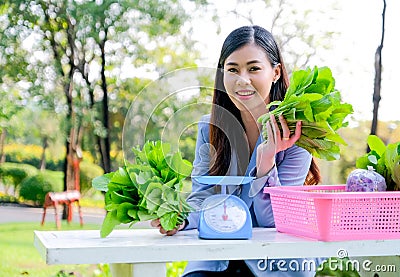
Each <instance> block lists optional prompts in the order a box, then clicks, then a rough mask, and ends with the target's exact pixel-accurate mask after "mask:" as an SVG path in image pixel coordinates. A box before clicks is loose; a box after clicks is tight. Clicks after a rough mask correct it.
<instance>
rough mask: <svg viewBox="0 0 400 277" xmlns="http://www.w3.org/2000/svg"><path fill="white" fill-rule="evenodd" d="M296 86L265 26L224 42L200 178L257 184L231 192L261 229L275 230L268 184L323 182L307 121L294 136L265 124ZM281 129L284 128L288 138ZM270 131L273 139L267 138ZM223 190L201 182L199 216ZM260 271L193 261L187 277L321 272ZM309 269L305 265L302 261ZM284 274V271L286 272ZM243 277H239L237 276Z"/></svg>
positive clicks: (194, 221) (192, 219)
mask: <svg viewBox="0 0 400 277" xmlns="http://www.w3.org/2000/svg"><path fill="white" fill-rule="evenodd" d="M288 85H289V80H288V74H287V72H286V68H285V65H284V63H283V60H282V56H281V53H280V50H279V48H278V46H277V43H276V41H275V40H274V38H273V36H272V35H271V33H270V32H268V31H267V30H265V29H264V28H262V27H259V26H244V27H240V28H238V29H236V30H234V31H232V32H231V33H230V34H229V35H228V37H227V38H226V40H225V42H224V43H223V46H222V50H221V55H220V58H219V61H218V68H217V73H216V79H215V89H214V96H213V107H212V111H211V115H206V116H204V117H203V118H202V119H201V120H200V122H199V124H198V136H197V144H196V154H195V160H194V162H193V166H194V167H193V172H192V176H200V175H215V176H216V175H218V176H225V175H238V176H242V175H247V176H248V175H250V176H253V177H256V179H255V180H254V182H253V183H252V185H251V186H243V187H242V186H229V187H228V192H229V193H233V194H235V195H237V196H239V197H240V198H242V199H243V200H244V201H245V202H246V204H247V205H248V207H249V209H250V213H251V217H252V223H253V227H274V218H273V214H272V208H271V203H270V199H269V195H268V194H264V193H263V188H264V187H265V186H280V185H282V186H295V185H303V184H306V185H309V184H311V185H312V184H317V183H318V182H319V181H320V175H319V170H318V167H317V166H316V164H315V163H314V161H313V159H312V156H311V155H310V154H309V153H308V152H307V151H306V150H304V149H303V148H300V147H298V146H297V145H295V142H296V141H297V140H298V139H299V138H300V135H301V122H298V123H297V125H296V130H295V132H294V133H293V134H291V133H290V131H289V128H288V126H287V124H286V121H285V119H284V118H283V117H282V116H280V117H279V118H275V117H274V116H271V120H270V123H269V124H268V125H267V126H261V124H260V123H258V121H257V119H258V118H259V117H260V116H261V115H263V114H265V113H267V112H268V111H267V109H266V105H267V104H268V103H270V102H272V101H275V100H282V99H283V98H284V95H285V92H286V89H287V87H288ZM278 124H280V125H281V129H282V132H281V131H280V129H279V127H278ZM262 128H266V130H267V134H268V139H267V140H266V141H264V140H263V138H262V135H261V130H262ZM217 188H218V187H214V186H211V185H210V186H207V185H204V184H198V183H196V182H195V181H193V186H192V193H191V195H190V196H189V198H188V200H187V201H188V203H189V204H191V205H192V206H193V207H195V208H197V209H198V210H200V209H201V204H202V202H203V200H204V199H206V198H207V197H209V196H210V195H212V194H215V193H217V190H218V189H217ZM198 216H199V213H198V212H193V213H191V214H190V215H189V217H188V219H187V221H186V222H185V224H183V225H182V226H180V227H179V228H178V229H176V230H172V231H169V232H165V230H163V229H162V228H161V226H160V223H159V221H158V220H154V221H153V222H152V225H153V226H154V227H158V228H160V232H161V233H163V234H167V235H173V234H175V233H176V232H177V231H178V230H182V229H193V228H197V225H198ZM290 261H291V260H287V265H286V267H287V269H288V271H284V270H280V269H279V268H267V269H264V268H260V266H258V265H257V263H258V261H257V260H250V261H196V262H189V263H188V265H187V267H186V270H185V275H184V276H185V277H186V276H187V277H189V276H190V277H194V276H254V275H255V276H264V275H265V276H313V275H314V272H306V271H301V270H300V271H291V270H290V269H289V266H288V264H289V262H290ZM296 261H298V263H299V264H300V265H301V259H297V260H296ZM281 269H282V268H281ZM235 274H236V275H235Z"/></svg>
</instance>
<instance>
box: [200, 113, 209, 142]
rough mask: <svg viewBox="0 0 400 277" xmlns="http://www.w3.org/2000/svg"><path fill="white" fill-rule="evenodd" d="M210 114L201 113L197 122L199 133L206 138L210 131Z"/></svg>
mask: <svg viewBox="0 0 400 277" xmlns="http://www.w3.org/2000/svg"><path fill="white" fill-rule="evenodd" d="M210 118H211V115H210V114H206V115H203V116H202V117H201V118H200V120H199V121H198V123H197V126H198V132H199V135H200V134H201V135H202V136H203V137H207V138H208V134H209V132H210Z"/></svg>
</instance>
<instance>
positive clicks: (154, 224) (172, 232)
mask: <svg viewBox="0 0 400 277" xmlns="http://www.w3.org/2000/svg"><path fill="white" fill-rule="evenodd" d="M150 225H151V226H152V227H155V228H158V229H159V231H160V233H161V234H163V235H167V236H173V235H175V234H176V233H178V231H180V230H182V229H183V228H185V223H182V224H181V225H179V226H178V227H176V228H174V229H172V230H170V231H166V230H165V229H164V228H163V227H162V226H161V223H160V219H159V218H157V219H154V220H152V221H151V222H150Z"/></svg>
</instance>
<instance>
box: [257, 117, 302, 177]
mask: <svg viewBox="0 0 400 277" xmlns="http://www.w3.org/2000/svg"><path fill="white" fill-rule="evenodd" d="M279 122H280V124H281V126H282V133H281V131H280V129H279V127H278V123H277V122H276V119H275V116H274V115H272V114H271V115H270V120H269V121H268V122H267V125H266V126H265V127H266V129H267V136H268V139H267V141H265V142H264V143H262V144H260V145H259V146H258V148H257V164H256V166H257V177H261V176H264V175H265V174H267V173H268V172H269V171H270V170H271V169H272V167H273V166H274V164H275V154H276V153H278V152H280V151H283V150H286V149H288V148H289V147H292V146H293V145H294V144H295V143H296V141H298V140H299V138H300V136H301V121H298V122H297V124H296V130H295V132H294V134H293V135H290V130H289V127H288V125H287V123H286V120H285V118H284V117H283V116H282V115H280V116H279Z"/></svg>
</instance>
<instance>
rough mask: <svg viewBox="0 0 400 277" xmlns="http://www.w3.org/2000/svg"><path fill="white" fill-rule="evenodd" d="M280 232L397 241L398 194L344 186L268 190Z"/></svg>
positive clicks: (399, 233)
mask: <svg viewBox="0 0 400 277" xmlns="http://www.w3.org/2000/svg"><path fill="white" fill-rule="evenodd" d="M264 193H269V194H270V196H271V203H272V210H273V213H274V219H275V226H276V229H277V230H278V231H279V232H283V233H289V234H293V235H298V236H304V237H309V238H314V239H318V240H321V241H341V240H371V239H399V238H400V192H393V191H391V192H345V185H328V186H322V185H318V186H287V187H286V186H285V187H268V188H265V189H264Z"/></svg>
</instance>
